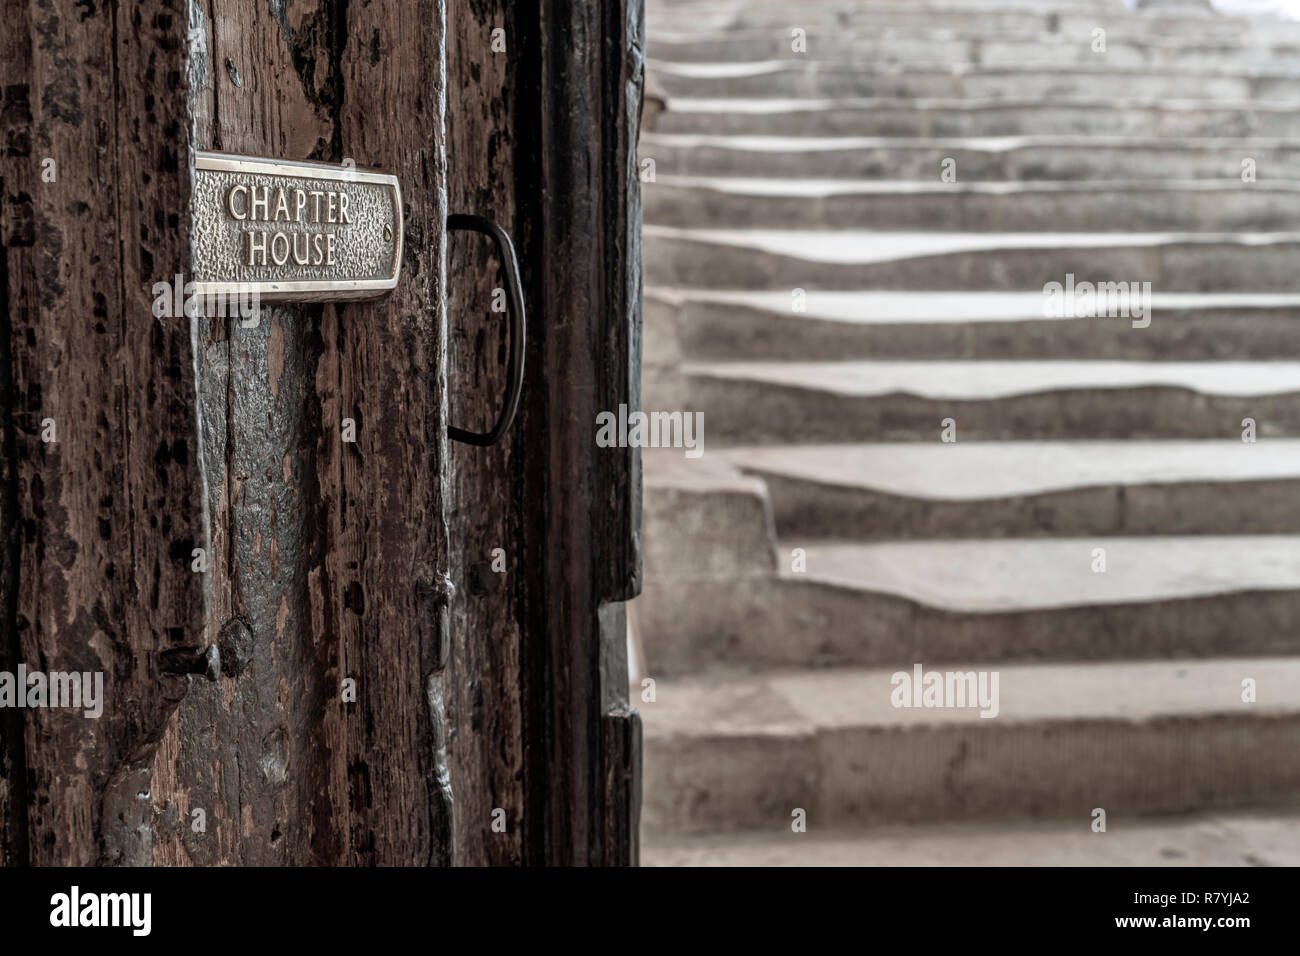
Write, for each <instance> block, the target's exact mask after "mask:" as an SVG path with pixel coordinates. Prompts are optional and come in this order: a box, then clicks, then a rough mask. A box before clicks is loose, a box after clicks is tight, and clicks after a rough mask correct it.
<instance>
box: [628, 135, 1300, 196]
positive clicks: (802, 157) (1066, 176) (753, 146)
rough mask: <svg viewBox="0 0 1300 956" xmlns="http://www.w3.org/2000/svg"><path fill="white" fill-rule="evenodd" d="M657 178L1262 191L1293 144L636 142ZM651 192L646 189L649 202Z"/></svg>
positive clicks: (1288, 163) (1288, 162)
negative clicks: (1245, 185) (951, 173)
mask: <svg viewBox="0 0 1300 956" xmlns="http://www.w3.org/2000/svg"><path fill="white" fill-rule="evenodd" d="M639 151H640V159H641V161H642V162H643V163H644V162H645V160H647V159H650V160H653V161H654V164H655V173H656V176H658V175H681V176H713V175H721V176H757V177H769V178H814V179H878V180H890V181H897V180H921V181H924V180H930V181H934V182H937V181H939V177H940V175H941V173H942V172H943V169H944V163H945V161H946V160H951V161H952V163H951V164H950V165H951V168H953V169H954V170H955V171H956V175H957V181H958V182H981V181H1014V182H1029V181H1042V180H1053V181H1063V182H1068V181H1071V180H1120V179H1123V180H1130V181H1147V182H1151V181H1155V182H1163V181H1165V180H1168V179H1178V180H1186V179H1232V178H1236V179H1237V180H1238V181H1241V176H1242V174H1243V172H1245V171H1246V168H1244V167H1243V161H1244V160H1247V159H1249V160H1252V161H1253V174H1254V176H1255V178H1256V180H1257V181H1258V182H1260V183H1264V182H1270V181H1288V180H1291V179H1294V178H1296V177H1300V139H1298V140H1279V139H1258V138H1243V139H1238V138H1231V139H1179V140H1170V139H1155V138H1151V137H1098V136H1051V137H1041V136H1022V137H976V138H964V139H960V138H959V139H906V138H890V137H870V136H859V137H850V136H845V137H822V138H814V137H798V136H713V135H705V134H689V133H682V134H673V133H647V132H643V133H642V134H641V141H640V145H639ZM654 185H655V184H653V183H646V184H644V185H643V186H642V191H643V193H644V192H649V191H650V190H651V189H652V188H653V186H654Z"/></svg>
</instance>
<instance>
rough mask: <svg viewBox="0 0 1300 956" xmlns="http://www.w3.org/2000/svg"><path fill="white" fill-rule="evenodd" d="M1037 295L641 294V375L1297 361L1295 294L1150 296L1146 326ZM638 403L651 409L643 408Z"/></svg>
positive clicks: (1299, 326)
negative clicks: (829, 367) (705, 368)
mask: <svg viewBox="0 0 1300 956" xmlns="http://www.w3.org/2000/svg"><path fill="white" fill-rule="evenodd" d="M1045 300H1046V297H1045V296H1044V295H1043V293H1041V292H820V291H816V290H812V291H808V292H806V294H805V295H804V296H803V297H802V299H801V300H798V304H800V305H801V306H802V307H803V309H804V311H802V312H795V311H794V307H795V305H796V302H797V300H796V299H795V297H793V296H792V295H791V294H790V293H789V292H726V291H707V290H697V289H667V288H663V287H659V288H655V289H653V290H647V291H646V293H645V303H644V309H645V313H644V314H645V324H644V331H643V339H642V341H643V361H644V363H645V367H646V368H651V369H653V368H655V367H656V366H664V367H672V368H674V369H675V368H676V367H678V366H679V365H680V364H681V363H682V362H683V361H727V360H745V359H761V360H784V361H840V360H844V359H868V358H870V359H877V360H880V359H894V358H896V359H1117V360H1118V359H1123V360H1129V361H1165V360H1169V359H1180V360H1183V361H1203V360H1210V359H1235V360H1238V361H1241V360H1246V359H1261V360H1269V359H1279V358H1294V357H1300V335H1297V330H1300V295H1252V294H1248V293H1238V294H1231V295H1205V294H1195V295H1185V294H1178V293H1170V294H1158V293H1153V294H1152V296H1151V304H1150V312H1151V317H1152V318H1151V323H1150V325H1149V326H1147V327H1146V328H1142V329H1135V328H1133V326H1132V322H1131V320H1130V321H1124V320H1122V319H1119V318H1108V317H1107V315H1106V307H1105V305H1104V304H1101V305H1094V307H1093V309H1092V311H1091V312H1089V313H1087V315H1084V314H1083V312H1082V310H1076V315H1080V316H1081V317H1077V318H1071V319H1064V318H1056V317H1048V316H1045V315H1044V311H1045V309H1044V305H1045ZM646 407H652V406H650V405H647V406H646Z"/></svg>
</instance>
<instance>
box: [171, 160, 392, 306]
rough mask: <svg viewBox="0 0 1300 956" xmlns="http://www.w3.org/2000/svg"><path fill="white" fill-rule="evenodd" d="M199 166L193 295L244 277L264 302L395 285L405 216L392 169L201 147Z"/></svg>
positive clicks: (375, 291) (362, 294) (368, 292)
mask: <svg viewBox="0 0 1300 956" xmlns="http://www.w3.org/2000/svg"><path fill="white" fill-rule="evenodd" d="M194 170H195V173H194V175H195V179H194V184H195V188H194V202H193V207H192V217H193V218H192V229H193V235H194V237H195V244H194V251H195V266H194V271H195V276H194V278H195V280H196V294H199V293H202V294H206V295H219V294H221V293H222V292H223V290H225V289H227V288H230V287H233V286H234V285H236V284H238V283H241V282H242V283H250V284H251V285H252V286H253V287H254V288H257V287H260V289H259V293H260V294H261V295H262V297H263V300H264V301H283V300H290V301H292V300H295V299H301V300H303V301H310V300H317V301H319V300H328V299H331V298H334V297H335V295H336V293H338V294H342V295H343V296H346V297H348V298H353V297H356V298H367V297H371V296H375V295H379V294H382V293H383V292H384V291H386V290H388V289H391V288H392V287H393V286H394V284H396V281H397V275H398V272H399V269H400V265H399V262H398V258H399V257H398V252H399V250H400V249H401V228H402V220H401V203H400V194H399V190H398V185H397V182H396V181H395V179H394V178H393V177H391V176H385V175H384V174H382V173H372V172H361V171H359V172H357V173H356V174H355V177H354V175H353V174H352V171H351V170H347V171H342V170H339V169H336V168H334V167H331V166H327V165H323V164H313V163H290V162H284V163H277V162H275V161H271V160H262V159H254V158H251V157H248V158H245V157H238V156H230V155H227V154H214V153H205V152H203V151H201V150H200V151H198V152H197V154H196V156H195V166H194ZM354 212H356V213H357V215H356V216H353V213H354ZM205 314H206V313H205Z"/></svg>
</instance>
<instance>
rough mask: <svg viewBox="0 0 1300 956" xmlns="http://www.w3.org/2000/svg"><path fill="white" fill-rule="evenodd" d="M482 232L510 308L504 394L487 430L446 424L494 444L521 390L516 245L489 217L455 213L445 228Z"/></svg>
mask: <svg viewBox="0 0 1300 956" xmlns="http://www.w3.org/2000/svg"><path fill="white" fill-rule="evenodd" d="M459 230H465V231H468V232H481V233H482V234H483V235H485V236H490V237H491V238H492V241H493V242H495V243H496V247H497V255H499V256H500V257H501V271H502V272H504V273H505V277H506V302H507V304H508V306H509V309H510V361H509V364H508V366H507V368H506V380H507V381H506V398H505V402H504V404H503V405H502V407H501V417H500V418H498V419H497V423H496V424H495V425H493V426H492V430H491V431H489V432H469V431H465V429H463V428H456V427H455V426H454V425H448V426H447V437H448V438H450V439H451V440H452V441H458V442H464V443H465V444H466V445H495V444H496V443H497V442H498V441H500V440H501V436H502V435H504V434H505V432H506V429H508V428H509V427H510V423H511V422H512V421H514V419H515V412H516V411H518V410H519V396H520V395H521V394H522V393H523V390H524V287H523V283H522V282H520V281H519V261H518V259H517V258H516V257H515V246H514V243H512V242H511V241H510V237H509V236H508V235H506V231H505V230H504V229H502V228H501V227H500V226H498V225H497V224H496V223H495V222H493V221H492V220H491V219H484V218H483V217H482V216H470V215H462V214H456V215H452V216H448V217H447V231H448V232H456V231H459Z"/></svg>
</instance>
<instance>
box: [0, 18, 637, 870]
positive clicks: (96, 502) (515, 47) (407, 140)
mask: <svg viewBox="0 0 1300 956" xmlns="http://www.w3.org/2000/svg"><path fill="white" fill-rule="evenodd" d="M515 6H517V5H511V4H507V3H505V2H500V3H493V2H488V3H474V4H468V3H451V4H446V3H444V2H443V0H417V2H410V3H402V4H369V5H364V4H356V3H352V4H340V3H333V2H328V0H319V2H315V3H288V4H269V3H235V2H233V0H210V2H199V3H185V2H181V0H152V2H145V3H137V4H131V5H126V4H123V5H119V6H117V7H113V6H109V7H107V8H93V9H92V8H84V7H77V6H75V5H65V4H56V5H55V7H56V9H54V10H51V9H50V8H49V7H48V6H46V5H43V4H41V3H38V2H34V0H33V2H31V3H26V4H24V5H23V6H22V7H21V9H20V10H19V22H15V23H14V24H12V25H11V29H10V31H9V32H7V33H6V35H5V36H4V37H3V38H0V52H3V53H4V64H5V67H4V68H5V75H4V82H3V88H2V90H0V96H2V97H3V98H2V99H0V123H3V126H2V127H0V132H2V133H3V136H4V147H5V150H4V166H3V167H2V168H0V169H2V172H0V175H2V176H3V184H2V185H3V202H4V206H3V240H4V246H3V260H0V262H2V263H3V273H0V294H3V295H4V297H5V300H6V301H5V305H6V309H5V310H4V313H5V319H4V321H6V322H7V327H6V328H4V329H0V348H3V349H4V350H5V352H4V353H3V354H0V389H2V390H3V392H4V394H5V396H6V398H7V399H9V402H8V404H9V407H10V408H11V409H12V412H11V414H10V415H9V416H8V418H7V421H6V430H5V433H4V461H5V472H4V475H3V479H4V481H3V491H4V493H3V495H2V496H0V526H2V528H0V530H3V532H4V540H5V542H7V545H6V550H5V552H4V560H3V565H2V567H0V571H2V572H3V573H0V598H2V599H3V605H2V611H0V621H2V622H3V632H2V639H0V671H3V670H13V669H14V668H15V667H16V666H17V665H18V664H19V663H22V662H40V663H41V664H42V666H44V667H46V668H47V669H50V670H53V669H55V668H56V667H66V668H67V669H68V670H72V669H74V668H75V669H77V670H80V671H92V670H102V671H103V672H104V674H105V679H106V688H105V695H104V696H105V700H106V704H107V706H106V708H105V712H104V715H103V717H102V718H99V719H97V720H94V721H93V722H91V721H88V720H87V719H86V718H84V717H81V716H74V715H72V714H71V713H68V712H65V711H58V710H39V711H38V710H26V711H19V710H16V709H6V710H3V711H0V720H2V721H3V723H0V734H3V737H2V740H3V747H2V748H0V809H2V810H3V813H0V818H2V819H3V827H4V830H3V835H2V839H0V853H2V854H3V862H8V863H22V862H29V861H30V862H33V863H51V864H54V863H96V862H99V863H110V864H113V863H129V864H151V863H152V864H177V865H214V864H226V865H231V864H233V865H246V864H272V865H278V864H320V865H351V864H359V865H375V864H414V865H447V864H453V863H461V864H519V863H629V862H635V831H636V825H637V801H638V793H639V782H638V779H637V767H638V759H639V749H638V747H639V743H638V742H639V723H638V720H637V717H636V714H635V712H634V711H632V710H631V709H630V708H629V707H628V706H627V698H626V683H625V682H626V671H625V667H623V666H622V665H621V655H622V646H623V644H622V642H623V634H622V628H623V617H622V614H623V612H622V602H623V601H625V600H627V599H629V598H630V597H632V596H634V595H635V593H636V591H637V589H638V587H639V556H638V548H637V535H638V526H639V476H638V472H637V461H636V458H635V450H632V449H597V448H596V447H595V444H594V441H593V435H594V425H593V422H594V416H595V413H596V412H597V411H598V410H600V409H604V408H617V406H618V404H619V403H620V402H633V403H634V402H635V399H636V387H637V386H636V376H637V371H636V370H637V350H638V340H639V331H638V325H639V302H640V291H639V256H638V246H637V241H638V239H637V237H638V235H639V204H638V199H637V195H636V183H635V177H634V176H633V175H632V169H633V164H632V156H633V153H634V146H635V130H636V118H637V115H638V111H639V103H640V100H639V89H640V72H641V35H640V31H641V13H640V5H639V3H633V4H628V3H624V2H613V0H606V2H603V3H600V4H584V3H577V2H568V0H565V2H561V0H545V2H542V3H539V4H538V5H536V6H535V7H527V8H525V9H514V7H515ZM65 7H66V9H64V8H65ZM502 54H504V55H502ZM195 150H211V151H218V152H227V153H235V154H243V155H251V156H261V157H268V158H272V159H276V160H299V161H303V160H307V161H316V162H324V163H334V164H354V165H355V166H357V167H362V168H373V169H377V170H380V171H382V172H385V173H392V174H395V175H396V176H397V178H398V180H399V182H400V184H401V190H402V201H403V213H404V220H405V230H404V235H403V253H402V275H401V280H400V282H399V283H398V286H397V288H396V289H395V290H394V291H393V292H391V293H390V294H388V295H386V296H384V297H383V298H379V299H376V300H373V301H367V302H354V303H348V304H345V303H340V302H324V303H315V304H304V303H292V302H287V303H277V304H275V305H268V304H266V303H263V305H262V307H261V309H260V313H259V316H258V320H257V321H256V322H245V321H243V320H241V319H239V318H223V317H218V316H205V317H199V318H196V319H194V320H193V321H192V322H191V321H190V320H189V319H186V318H184V317H183V316H182V317H167V318H158V317H156V316H155V315H154V314H153V311H151V306H152V305H153V302H152V294H151V290H152V289H153V287H154V285H155V284H156V283H157V282H158V281H160V280H163V281H170V280H171V279H172V277H173V276H174V275H176V274H181V275H189V274H190V273H191V271H192V264H193V263H192V258H191V256H192V251H191V242H190V222H189V207H190V191H191V183H192V175H193V172H192V166H193V154H194V151H195ZM47 158H48V159H53V160H54V161H55V165H56V166H57V178H55V179H54V180H51V181H45V180H43V179H42V172H43V170H44V169H45V168H46V167H45V165H44V160H45V159H47ZM449 200H450V201H451V203H454V206H449ZM449 212H462V213H475V214H481V215H487V216H490V217H492V218H494V219H496V220H497V221H498V222H500V223H501V224H502V225H503V226H504V227H505V228H506V229H507V230H508V231H509V232H510V233H511V234H512V235H513V236H514V237H515V242H516V245H517V247H518V249H519V252H520V259H521V266H522V270H523V279H524V298H525V301H526V303H527V306H528V317H529V318H528V342H529V345H528V352H527V356H526V368H527V371H526V378H525V389H524V393H523V400H522V402H521V405H520V411H519V414H518V416H517V418H516V421H515V424H514V426H513V427H512V429H511V430H510V432H509V433H508V434H507V435H506V437H505V439H504V440H503V441H502V443H501V444H499V445H497V446H494V447H492V448H477V447H471V446H456V447H455V448H451V447H449V446H448V442H447V438H446V431H447V427H448V424H449V421H454V423H455V424H457V425H461V426H462V427H466V428H473V429H477V428H482V427H486V425H487V424H489V423H490V418H491V416H492V414H493V413H494V410H495V409H496V408H497V407H499V403H500V401H501V394H502V390H503V388H504V382H503V378H504V367H505V358H504V357H505V354H506V352H507V351H508V349H507V345H506V339H505V332H504V329H503V323H502V322H501V317H500V315H499V314H497V313H495V312H494V311H493V310H492V308H491V303H492V302H493V300H494V296H495V293H496V290H497V289H498V288H499V287H500V285H501V283H502V280H501V278H500V272H499V263H498V262H497V257H496V255H495V253H494V251H493V250H492V249H491V247H490V246H488V245H487V244H486V243H483V242H482V241H481V240H479V239H477V238H476V237H472V236H457V237H456V238H455V239H454V241H451V242H449V240H448V233H447V230H446V228H445V223H446V220H447V216H448V213H449ZM449 332H450V338H449ZM47 420H52V421H53V422H54V424H55V429H56V433H57V440H56V441H47V440H44V439H43V437H42V436H43V435H44V434H45V432H46V431H47V430H48V429H47V427H46V426H45V425H44V424H43V423H45V422H47ZM214 649H215V650H214ZM218 661H219V663H218Z"/></svg>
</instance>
